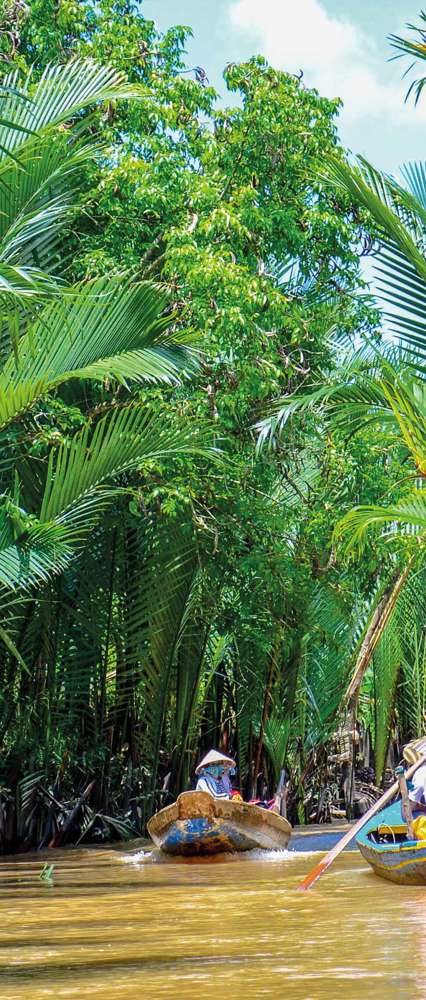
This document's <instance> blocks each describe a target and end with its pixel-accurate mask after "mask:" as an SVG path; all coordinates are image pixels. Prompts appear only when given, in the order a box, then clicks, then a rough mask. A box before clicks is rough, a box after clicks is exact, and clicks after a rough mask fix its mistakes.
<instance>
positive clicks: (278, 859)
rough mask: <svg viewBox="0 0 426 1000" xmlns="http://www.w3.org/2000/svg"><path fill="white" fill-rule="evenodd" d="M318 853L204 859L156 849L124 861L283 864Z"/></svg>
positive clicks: (264, 853) (246, 854)
mask: <svg viewBox="0 0 426 1000" xmlns="http://www.w3.org/2000/svg"><path fill="white" fill-rule="evenodd" d="M317 853H318V852H317V851H288V850H281V851H264V850H261V848H257V847H256V848H254V850H253V851H241V852H240V853H233V854H232V853H229V854H209V855H206V856H204V857H188V858H185V857H178V856H174V855H171V854H165V853H164V852H163V851H160V850H157V849H156V848H155V847H154V848H153V849H152V850H151V851H150V850H146V849H145V850H142V851H137V852H136V853H135V854H125V855H123V858H122V860H123V861H124V862H126V863H127V864H131V865H138V866H139V865H146V864H163V865H164V864H169V865H170V864H175V865H176V864H177V865H179V864H200V865H203V864H215V863H217V862H218V863H220V864H223V863H231V862H232V863H234V864H235V862H236V861H238V862H240V861H244V862H248V861H256V862H257V861H262V862H265V861H267V862H271V861H272V862H275V864H277V863H282V862H283V861H286V862H288V861H299V860H300V858H301V856H302V855H303V857H306V856H307V855H308V854H317Z"/></svg>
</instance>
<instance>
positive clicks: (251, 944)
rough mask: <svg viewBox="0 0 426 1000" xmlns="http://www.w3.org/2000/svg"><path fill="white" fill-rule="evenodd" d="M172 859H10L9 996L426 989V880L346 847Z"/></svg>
mask: <svg viewBox="0 0 426 1000" xmlns="http://www.w3.org/2000/svg"><path fill="white" fill-rule="evenodd" d="M319 857H320V855H318V854H306V853H305V854H299V853H288V852H282V853H281V854H275V855H272V854H271V855H266V856H263V857H262V856H261V854H260V853H259V854H257V853H255V855H254V856H251V857H250V856H245V857H243V858H242V859H240V860H234V859H230V858H228V859H226V860H223V861H220V862H214V863H211V862H205V863H202V864H200V863H197V864H193V863H188V862H186V863H185V862H182V863H175V862H167V861H166V862H164V861H161V860H158V859H157V860H156V858H155V855H154V854H151V855H146V854H144V853H142V852H140V851H138V850H137V849H135V850H134V851H131V852H129V851H126V852H120V851H113V850H99V851H94V850H77V851H58V852H55V853H54V855H53V853H52V855H51V857H49V861H51V862H54V864H55V872H54V884H53V885H49V884H47V883H44V882H42V881H41V880H40V872H41V869H42V866H43V862H42V860H41V859H40V858H39V857H34V856H32V857H31V858H28V857H25V856H20V857H19V858H17V859H6V860H4V861H3V862H1V863H0V869H1V882H2V892H1V898H0V997H1V1000H46V998H55V1000H56V998H67V1000H88V998H102V1000H139V998H141V1000H142V998H143V1000H151V998H152V1000H154V998H156V1000H157V998H158V1000H163V998H164V1000H172V998H173V1000H213V998H214V1000H222V998H223V1000H225V998H226V1000H252V998H257V997H260V998H262V997H274V998H281V997H283V998H286V1000H324V998H327V1000H334V998H338V997H342V998H344V1000H360V998H362V1000H408V998H410V1000H426V889H425V888H420V887H419V888H417V887H411V888H410V887H397V886H392V885H391V884H390V883H387V882H385V881H382V880H381V879H379V878H377V877H376V876H375V875H373V874H372V873H371V872H370V870H369V869H368V868H367V867H366V866H365V863H364V862H363V860H362V858H361V856H360V855H359V854H358V852H356V851H354V852H352V851H351V852H348V853H346V854H343V855H342V856H341V857H340V858H339V859H338V861H337V862H336V863H335V866H334V867H333V868H331V870H330V871H329V872H328V873H327V874H326V875H324V877H323V878H322V879H321V880H320V881H319V882H318V883H317V885H316V886H315V887H314V889H313V890H311V892H310V893H300V892H298V891H297V889H296V886H297V883H298V881H299V880H300V878H301V877H302V876H303V875H304V874H306V872H307V871H308V870H309V868H310V867H311V866H312V864H313V863H314V861H316V860H319Z"/></svg>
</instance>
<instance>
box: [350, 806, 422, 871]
mask: <svg viewBox="0 0 426 1000" xmlns="http://www.w3.org/2000/svg"><path fill="white" fill-rule="evenodd" d="M356 843H357V846H358V847H359V850H360V851H361V854H362V856H363V857H364V858H365V859H366V861H368V863H369V864H370V865H371V867H372V869H373V871H374V872H375V873H376V875H380V876H381V877H382V878H386V879H388V880H389V881H390V882H398V883H399V884H400V885H426V840H408V839H407V827H406V824H405V823H404V821H403V819H402V817H401V802H400V801H398V802H395V803H394V804H393V805H391V806H388V807H387V808H386V809H383V810H382V812H379V813H377V815H376V816H374V817H373V819H371V820H370V821H369V823H366V825H365V827H364V828H363V830H361V832H360V834H359V837H357V840H356Z"/></svg>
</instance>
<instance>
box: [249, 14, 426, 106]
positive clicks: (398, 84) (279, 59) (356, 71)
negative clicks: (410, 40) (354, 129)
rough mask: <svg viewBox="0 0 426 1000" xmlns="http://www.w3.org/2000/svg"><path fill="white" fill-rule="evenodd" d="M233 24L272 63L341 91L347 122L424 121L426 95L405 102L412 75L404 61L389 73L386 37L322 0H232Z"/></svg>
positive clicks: (327, 91)
mask: <svg viewBox="0 0 426 1000" xmlns="http://www.w3.org/2000/svg"><path fill="white" fill-rule="evenodd" d="M229 17H230V20H231V23H232V25H233V26H234V28H237V29H238V30H240V31H244V32H246V33H248V34H249V35H250V36H251V37H252V38H253V41H254V43H255V46H256V47H257V49H258V51H260V52H262V54H263V55H264V56H266V58H267V59H268V61H269V62H271V63H272V65H274V66H277V67H280V68H282V69H286V70H288V71H289V72H298V71H299V70H300V69H303V73H304V80H305V82H306V84H307V86H309V87H316V88H317V89H318V90H319V92H320V93H321V94H322V95H323V96H325V97H341V98H342V100H343V102H344V110H343V113H342V118H343V121H344V122H345V123H346V124H354V123H355V122H356V121H358V120H359V119H360V118H362V119H365V118H366V117H368V118H370V119H372V118H373V119H374V118H375V119H383V116H386V118H387V119H388V121H392V123H393V124H398V125H399V124H400V123H403V124H404V125H411V124H414V122H415V123H416V124H417V125H419V124H420V122H421V121H425V120H426V101H424V102H423V103H422V102H420V104H419V105H418V106H417V108H414V106H413V102H412V101H411V102H410V103H409V104H404V96H405V92H406V90H407V81H406V80H405V81H400V79H399V77H400V76H401V68H400V66H398V64H397V67H395V66H394V67H393V73H392V74H389V67H387V66H386V59H387V43H386V40H385V39H384V40H383V48H382V49H379V48H378V47H377V46H376V45H375V44H374V43H373V41H372V40H371V39H370V38H369V37H368V36H367V35H365V34H364V33H363V32H362V30H361V29H360V28H359V27H358V26H357V25H356V24H354V23H352V22H350V21H348V20H344V19H341V18H339V17H336V16H334V15H332V14H330V13H328V11H327V10H326V7H325V6H324V4H322V3H320V2H319V0H296V2H295V0H232V2H231V4H230V7H229Z"/></svg>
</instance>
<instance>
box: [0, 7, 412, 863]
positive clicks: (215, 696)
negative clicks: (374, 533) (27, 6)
mask: <svg viewBox="0 0 426 1000" xmlns="http://www.w3.org/2000/svg"><path fill="white" fill-rule="evenodd" d="M17 16H18V15H17ZM18 21H19V23H17V24H16V25H15V28H16V32H17V38H18V45H17V52H16V53H15V54H14V57H13V58H14V63H15V65H16V67H17V71H19V73H18V74H17V75H16V77H15V75H14V74H12V76H11V77H10V80H9V82H8V84H7V85H10V82H11V81H12V82H14V83H15V82H16V84H17V85H18V82H19V88H20V90H21V91H22V94H24V98H25V99H24V98H23V97H22V94H21V95H20V96H19V97H18V96H16V95H15V96H14V97H13V96H10V97H8V98H7V101H8V104H7V105H5V109H4V110H5V120H6V119H7V118H8V117H9V118H14V119H15V124H16V123H18V125H20V126H22V128H23V129H24V131H22V128H21V129H17V128H16V127H15V129H14V128H13V127H12V125H4V126H1V128H2V129H3V132H1V130H0V142H1V144H2V149H3V159H2V161H1V163H0V208H1V207H3V221H2V222H0V278H1V277H2V275H3V279H4V292H5V294H4V296H3V300H4V302H5V305H4V310H3V309H2V313H1V318H2V324H1V336H0V350H1V362H2V374H1V375H0V429H1V433H2V441H3V442H4V450H3V456H2V461H1V466H0V475H1V476H2V486H1V490H2V500H1V505H0V529H1V531H0V584H2V586H3V589H2V590H1V591H0V606H1V608H2V620H3V624H2V629H3V631H2V632H0V639H1V642H2V650H3V655H2V657H1V658H0V673H1V676H2V684H3V686H2V690H3V692H4V693H3V695H2V696H1V699H0V742H1V746H2V781H3V784H4V787H5V788H10V789H11V792H10V797H9V799H10V801H11V800H12V799H14V801H15V806H14V807H13V808H14V809H15V813H16V817H17V819H16V824H15V831H14V834H13V837H12V846H13V845H15V846H16V844H17V843H20V842H23V841H26V842H28V843H30V842H31V843H43V842H44V841H45V840H46V838H49V837H51V836H53V834H54V832H55V824H56V826H57V825H58V815H57V813H56V812H55V809H53V805H52V803H51V802H50V806H49V805H48V803H49V801H50V800H49V795H53V796H54V798H55V800H56V802H58V801H60V802H66V803H68V804H69V803H75V802H76V801H77V804H78V802H79V801H80V796H81V795H82V794H83V789H86V790H87V788H90V786H91V783H92V781H93V782H94V783H95V784H94V790H93V793H92V794H93V800H92V799H91V801H90V804H88V803H87V802H85V803H84V804H81V806H79V809H80V813H79V818H78V823H77V824H76V828H75V829H74V831H70V833H69V836H70V837H72V838H73V839H74V840H76V839H78V838H79V837H86V838H87V839H89V838H90V837H105V836H110V835H113V836H120V835H123V836H124V835H125V834H126V832H127V834H128V831H129V830H130V829H137V830H139V831H140V830H142V829H143V827H144V822H145V820H146V818H147V816H148V814H149V813H150V812H151V811H152V809H153V808H155V807H156V806H158V804H159V803H164V802H165V801H167V794H175V793H176V792H178V791H180V790H181V789H182V788H185V787H187V785H188V782H189V781H190V779H191V775H192V773H193V768H194V763H195V760H196V757H197V755H198V753H199V752H200V751H201V750H204V749H207V748H208V746H210V745H213V744H222V745H224V746H229V748H230V749H232V750H234V751H235V752H236V753H237V755H238V760H239V768H240V778H241V782H242V784H243V786H244V789H245V790H246V791H248V790H251V789H253V788H255V787H256V783H257V780H258V777H259V775H258V773H257V772H258V771H259V772H260V773H261V775H262V780H263V782H264V784H265V785H266V787H268V788H269V791H272V790H273V786H274V783H275V782H276V780H277V778H278V776H279V773H280V770H281V768H282V766H283V764H284V763H288V762H290V764H291V767H292V769H293V772H294V775H293V781H294V786H297V785H298V782H299V777H300V778H302V776H303V773H304V768H305V766H306V763H307V760H308V759H309V754H311V753H315V752H316V749H317V748H318V747H321V746H323V745H324V744H325V743H326V742H327V741H328V740H329V739H330V737H331V736H332V734H333V730H334V727H335V725H336V718H337V716H338V712H339V708H340V706H341V701H342V695H343V693H344V690H345V688H346V686H347V683H348V681H349V678H350V673H351V669H352V667H353V663H354V660H355V659H356V656H357V652H358V651H359V647H360V643H361V642H362V638H363V635H364V633H365V629H366V628H367V627H368V622H367V619H368V613H369V610H370V609H371V607H372V606H373V605H374V602H375V600H376V599H377V590H378V588H377V578H378V577H380V579H381V576H380V574H381V573H382V570H383V563H384V560H385V558H386V555H387V551H388V547H389V546H388V545H387V542H385V541H384V540H382V539H377V541H375V543H374V544H373V545H371V548H370V551H369V554H368V557H366V558H365V560H364V563H363V566H362V567H359V566H358V565H357V564H356V561H355V557H354V555H351V556H350V558H349V559H347V560H346V561H344V560H343V557H342V548H341V547H339V546H338V544H337V542H338V532H337V533H336V532H334V529H335V525H336V522H337V521H339V519H341V518H342V515H345V514H346V513H347V512H348V511H350V510H351V509H352V508H353V507H354V504H358V505H360V504H361V503H362V504H363V505H368V506H369V508H371V509H372V508H374V507H378V506H379V505H382V504H383V498H384V497H386V501H387V506H388V510H392V511H393V510H394V509H395V508H396V507H398V506H399V508H400V509H401V510H402V506H401V505H403V504H404V503H405V504H406V503H407V497H406V494H407V493H408V489H406V485H405V483H404V485H403V486H401V479H402V478H403V477H404V475H405V465H404V463H405V464H406V463H407V460H408V455H409V454H412V453H413V448H416V449H417V451H416V455H417V452H418V449H419V448H420V444H419V432H418V433H417V436H416V434H415V433H414V431H413V426H414V420H413V417H412V412H411V411H412V410H413V408H416V415H417V416H418V414H419V412H420V408H421V405H422V403H421V400H419V398H418V393H417V390H416V391H415V390H414V388H413V374H412V372H411V375H410V378H408V377H407V378H405V377H404V379H403V378H402V377H401V378H400V377H399V374H395V373H394V372H393V371H392V373H391V374H389V371H388V368H385V366H383V370H381V371H380V378H379V368H380V364H381V363H380V362H379V361H378V359H377V351H376V353H374V352H373V350H372V349H371V348H370V347H369V348H368V349H367V348H366V346H365V342H366V338H368V339H369V341H370V342H371V341H374V342H375V341H376V340H377V325H378V313H377V310H376V308H375V306H374V303H373V302H372V300H371V299H370V297H369V295H368V294H367V293H366V291H365V289H364V288H363V284H362V280H361V275H360V266H359V261H360V257H361V256H362V255H363V254H364V253H365V252H366V251H368V250H370V249H371V248H372V245H373V244H372V239H373V237H374V236H375V235H376V233H377V231H378V230H379V229H381V230H382V229H383V225H384V222H386V221H388V220H389V215H392V218H393V216H394V215H395V211H394V208H395V205H394V203H395V204H396V202H398V204H401V205H402V194H401V193H400V192H399V190H398V191H397V190H396V188H395V189H394V188H392V194H387V193H386V195H385V194H383V192H384V189H385V186H386V185H385V182H384V181H383V182H382V181H380V183H379V180H378V179H377V178H376V180H375V181H374V183H375V184H376V187H377V191H376V190H375V199H376V201H375V202H374V204H373V205H372V204H371V198H365V199H364V202H362V199H361V197H360V190H361V188H362V185H363V184H364V185H365V184H367V181H366V180H365V177H364V174H362V177H361V175H360V176H358V174H357V178H356V184H355V182H354V183H353V184H352V187H351V186H350V184H349V182H348V183H346V184H345V183H344V182H343V180H342V178H343V179H344V178H345V177H346V176H347V168H346V166H345V161H344V154H343V151H342V149H341V148H340V146H339V143H338V139H337V130H336V120H337V115H338V112H339V107H340V103H339V101H337V100H336V101H329V100H326V99H323V98H322V97H320V96H319V95H318V94H317V93H316V92H315V91H310V90H308V89H306V88H305V87H304V86H303V84H302V83H301V81H299V80H297V79H296V78H294V77H293V76H292V75H291V74H287V73H285V72H281V71H278V70H275V69H273V68H272V67H270V66H269V65H268V64H267V63H266V61H265V60H264V59H263V58H261V57H256V58H253V59H250V60H249V61H248V62H246V63H245V64H243V65H239V66H237V65H230V66H228V67H226V69H225V73H224V76H225V82H226V85H227V87H228V89H229V91H231V93H232V94H236V95H237V97H238V101H237V102H236V103H234V104H233V105H232V106H231V107H226V106H221V105H220V104H219V103H218V101H217V95H216V94H215V93H214V91H213V89H212V88H211V87H210V86H208V84H207V80H206V77H205V74H204V72H203V71H202V70H201V69H200V68H197V70H196V71H195V78H194V79H193V78H192V71H188V69H187V67H186V64H185V60H184V55H185V53H184V46H185V40H186V38H187V37H188V35H189V34H190V31H189V29H187V28H184V27H182V26H181V27H179V26H178V27H175V28H172V29H170V31H168V32H167V33H166V34H165V35H160V34H159V33H158V32H157V30H156V28H155V26H154V23H153V22H152V21H149V20H147V19H145V18H144V17H143V15H142V13H141V9H140V5H139V4H136V3H132V2H128V0H126V2H124V0H99V2H97V3H94V2H93V0H80V2H79V3H76V2H75V0H62V3H61V4H59V5H58V4H56V3H54V2H53V0H34V2H33V4H32V6H31V10H30V11H28V12H27V14H26V15H25V16H24V15H21V14H19V16H18ZM70 60H71V61H70ZM100 67H102V68H100ZM103 67H110V68H103ZM26 98H28V100H26ZM31 109H32V110H31ZM6 112H7V114H6ZM45 112H46V116H45ZM30 120H31V121H32V128H31V133H30V134H29V133H28V132H27V131H25V129H27V128H28V123H29V121H30ZM7 151H8V152H7ZM11 153H12V154H13V155H10V154H11ZM17 161H18V162H17ZM326 161H330V162H332V163H333V164H334V170H335V177H334V180H333V183H331V182H330V176H329V175H327V176H324V163H325V162H326ZM339 171H340V174H339ZM338 174H339V177H340V182H339V183H338V182H337V180H336V178H337V175H338ZM2 176H3V179H4V182H5V184H4V187H3V186H2V185H1V179H2ZM351 176H352V175H351ZM374 176H375V175H374ZM369 177H370V179H371V178H373V173H372V172H370V174H369ZM414 181H415V185H417V189H419V186H420V187H421V185H422V177H421V174H420V173H417V174H416V176H415V178H414ZM6 184H7V189H9V188H10V189H11V190H13V192H14V197H13V199H12V200H10V201H9V200H8V198H7V196H6ZM367 186H368V184H367ZM363 190H364V189H363ZM413 197H414V194H413ZM398 199H399V201H398ZM373 200H374V199H373ZM377 200H378V201H380V206H381V207H380V213H381V214H380V218H378V217H376V216H377V213H376V216H375V215H374V211H373V209H374V207H375V205H376V207H377ZM361 202H362V203H361ZM382 202H385V203H386V204H384V205H383V204H382ZM388 202H389V204H388ZM404 213H411V214H410V219H411V218H412V216H413V214H414V209H413V208H412V207H411V203H410V205H409V204H408V202H406V203H404V206H403V208H401V219H400V218H399V216H398V218H397V223H395V226H394V231H393V234H392V237H391V239H392V240H393V242H392V243H391V244H389V246H387V252H388V255H389V261H390V263H391V264H393V262H394V260H395V258H396V255H397V254H398V253H399V254H400V253H402V250H404V252H405V251H406V252H407V254H408V250H409V252H410V254H411V257H410V262H409V267H411V268H413V267H416V266H417V264H416V261H417V257H416V255H415V253H414V250H413V248H412V247H413V246H414V243H415V241H414V237H413V233H412V230H413V231H414V230H415V229H416V225H418V221H416V223H414V222H413V224H412V226H411V228H410V226H408V224H407V226H406V228H404V226H405V221H404V220H405V215H404ZM372 220H373V221H372ZM395 227H396V228H395ZM407 228H408V229H409V232H408V236H407V233H406V229H407ZM401 233H403V237H402V236H401ZM400 237H401V240H402V242H401V241H400V243H398V239H399V238H400ZM404 241H405V242H404ZM416 246H417V245H416ZM407 247H408V249H407ZM415 249H416V247H415ZM416 253H417V256H418V252H417V250H416ZM389 266H390V265H389ZM2 267H4V271H2V270H1V268H2ZM410 273H411V272H410ZM398 280H399V279H398ZM402 280H403V279H402ZM7 283H8V284H7ZM6 292H7V293H8V297H7V296H6ZM12 293H13V294H12ZM418 294H419V295H420V297H421V294H422V293H421V289H420V290H419V292H418ZM419 301H420V299H419ZM417 306H418V302H417V301H416V302H415V303H414V309H416V308H417ZM419 337H420V334H419ZM355 341H356V342H357V343H358V342H359V341H362V343H363V349H362V351H361V352H360V353H359V356H358V355H357V356H356V357H355V358H354V357H351V359H350V361H348V363H347V364H346V362H345V364H344V365H342V355H344V354H345V352H346V353H352V354H353V353H354V352H353V345H354V342H355ZM417 346H418V345H416V349H417ZM319 379H322V380H323V382H324V385H323V386H322V387H321V388H320V389H318V388H317V383H318V381H319ZM410 379H411V381H410ZM362 380H363V381H362ZM416 385H417V383H416ZM283 397H284V403H283V402H282V400H283ZM313 403H316V404H318V403H320V404H321V405H320V417H319V419H318V418H317V417H316V416H312V404H313ZM410 407H411V410H410ZM265 410H267V411H271V410H273V411H274V416H273V420H272V421H269V424H268V425H266V424H263V425H262V426H263V428H264V438H265V441H266V440H267V441H268V444H270V442H271V440H273V444H274V447H273V448H272V449H270V448H263V447H259V448H258V449H257V450H256V448H255V442H256V436H255V432H254V430H253V428H254V425H255V424H258V423H259V420H260V419H261V418H262V414H263V413H264V412H265ZM290 417H291V419H290ZM373 422H374V423H373ZM373 427H374V430H373ZM403 428H404V429H403ZM398 435H399V436H398ZM407 435H411V437H410V439H408V437H407ZM410 449H411V450H410ZM218 459H220V460H218ZM348 516H350V515H348ZM360 530H361V529H360ZM341 531H343V529H341ZM407 544H408V545H410V544H414V543H413V542H412V540H411V543H410V541H409V542H408V543H407ZM383 576H384V577H386V573H383ZM382 728H383V727H382ZM165 779H167V780H166V785H168V789H169V792H168V793H167V789H163V788H162V784H163V781H164V780H165ZM302 784H303V778H302V781H301V785H302ZM259 787H260V786H259ZM19 789H21V791H19ZM22 790H24V791H25V796H26V798H25V807H24V806H23V805H22V802H21V799H20V798H19V796H20V795H21V792H22ZM76 795H77V800H76ZM21 798H22V796H21ZM9 799H8V802H9ZM8 808H10V809H11V810H12V806H11V805H10V803H9V805H8ZM55 808H59V807H55ZM72 808H73V807H72V806H67V808H66V809H65V807H64V809H65V812H66V813H67V815H68V814H71V815H72ZM33 809H34V814H35V815H36V816H37V821H34V823H33V820H32V816H33V813H32V811H31V810H33ZM12 811H13V810H12ZM19 816H23V819H22V823H21V825H19V822H20V821H19ZM114 824H115V825H114ZM11 826H13V823H11ZM7 846H9V847H10V846H11V844H10V843H9V844H8V845H4V847H7Z"/></svg>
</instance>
